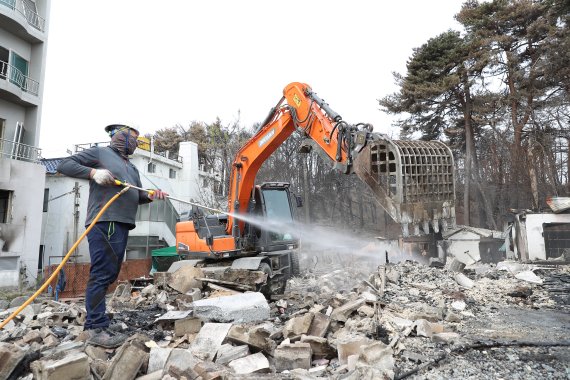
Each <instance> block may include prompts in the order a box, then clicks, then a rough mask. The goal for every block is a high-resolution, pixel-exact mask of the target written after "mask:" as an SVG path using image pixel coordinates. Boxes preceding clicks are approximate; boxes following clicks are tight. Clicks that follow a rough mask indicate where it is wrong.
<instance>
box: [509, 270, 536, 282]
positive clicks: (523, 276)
mask: <svg viewBox="0 0 570 380" xmlns="http://www.w3.org/2000/svg"><path fill="white" fill-rule="evenodd" d="M515 278H518V279H519V280H523V281H528V282H532V283H533V284H542V279H541V278H540V277H538V276H537V275H536V274H534V272H533V271H531V270H525V271H524V272H519V273H517V274H516V275H515Z"/></svg>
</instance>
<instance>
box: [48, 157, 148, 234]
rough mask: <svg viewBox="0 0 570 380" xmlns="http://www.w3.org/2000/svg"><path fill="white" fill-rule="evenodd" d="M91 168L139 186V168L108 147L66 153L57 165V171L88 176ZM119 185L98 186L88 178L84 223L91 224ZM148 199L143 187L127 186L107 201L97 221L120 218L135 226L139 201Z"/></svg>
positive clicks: (117, 220) (118, 189)
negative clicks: (127, 187) (73, 153)
mask: <svg viewBox="0 0 570 380" xmlns="http://www.w3.org/2000/svg"><path fill="white" fill-rule="evenodd" d="M91 169H107V170H109V171H110V172H111V173H112V174H113V175H114V176H115V178H116V179H118V180H120V181H122V182H128V183H130V184H133V185H135V186H138V187H142V185H141V179H140V175H139V171H138V170H137V168H136V167H135V166H134V165H133V164H132V163H131V162H130V161H129V160H126V159H124V158H123V157H121V155H120V154H119V153H118V152H117V151H116V150H114V149H113V148H111V147H108V146H107V147H95V148H90V149H86V150H84V151H82V152H79V153H77V154H75V155H73V156H71V157H67V158H66V159H64V160H63V161H61V163H60V164H59V165H58V167H57V171H58V172H60V173H61V174H65V175H67V176H69V177H74V178H85V179H89V173H90V172H91ZM121 189H122V187H119V186H100V185H98V184H97V183H96V182H95V181H94V180H90V181H89V201H88V203H87V219H86V220H85V226H86V227H87V226H88V225H90V224H91V222H92V221H93V219H94V218H95V216H96V215H97V214H98V213H99V211H101V209H102V208H103V206H105V204H106V203H107V202H108V201H109V199H111V198H112V197H113V196H114V195H115V194H117V192H119V191H120V190H121ZM150 201H151V200H150V199H149V198H148V195H147V193H146V192H144V191H140V190H135V189H129V191H127V192H126V193H124V194H123V195H121V196H120V197H119V198H118V199H116V200H115V202H113V204H111V206H110V207H109V208H108V209H107V210H106V211H105V213H104V214H103V215H102V216H101V218H100V219H99V222H121V223H127V224H129V225H130V229H133V228H135V217H136V214H137V208H138V205H139V204H143V203H148V202H150Z"/></svg>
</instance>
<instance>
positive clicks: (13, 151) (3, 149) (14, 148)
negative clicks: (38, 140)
mask: <svg viewBox="0 0 570 380" xmlns="http://www.w3.org/2000/svg"><path fill="white" fill-rule="evenodd" d="M41 152H42V150H41V149H40V148H36V147H35V146H31V145H26V144H22V143H17V142H15V141H12V140H6V139H0V158H7V159H12V160H19V161H27V162H33V163H36V164H37V163H39V162H40V158H41Z"/></svg>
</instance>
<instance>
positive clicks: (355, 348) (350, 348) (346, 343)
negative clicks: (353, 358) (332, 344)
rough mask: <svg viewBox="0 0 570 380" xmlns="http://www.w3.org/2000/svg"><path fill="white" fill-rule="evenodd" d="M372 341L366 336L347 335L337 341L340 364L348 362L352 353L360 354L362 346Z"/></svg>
mask: <svg viewBox="0 0 570 380" xmlns="http://www.w3.org/2000/svg"><path fill="white" fill-rule="evenodd" d="M369 343H370V340H369V339H368V338H366V337H364V336H355V337H347V338H344V339H343V340H341V341H339V342H337V344H336V349H337V352H338V360H339V362H340V364H347V359H348V357H349V356H350V355H360V347H362V346H365V345H367V344H369Z"/></svg>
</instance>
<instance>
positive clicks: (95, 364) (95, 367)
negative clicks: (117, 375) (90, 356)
mask: <svg viewBox="0 0 570 380" xmlns="http://www.w3.org/2000/svg"><path fill="white" fill-rule="evenodd" d="M110 365H111V363H109V362H108V361H106V360H101V359H94V360H90V363H89V366H90V367H91V372H93V373H95V374H96V375H97V378H98V379H100V378H102V377H103V376H105V373H106V372H107V370H108V369H109V366H110Z"/></svg>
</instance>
